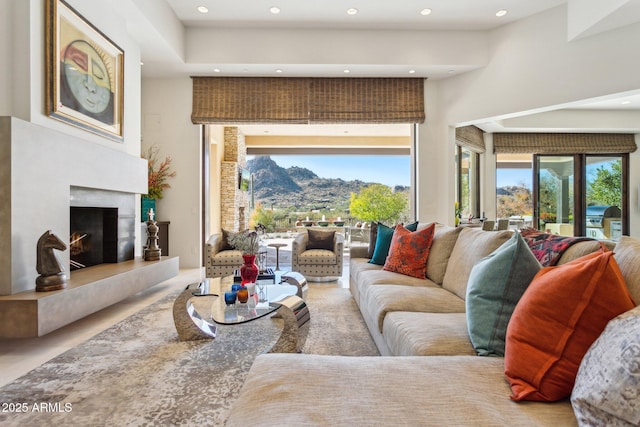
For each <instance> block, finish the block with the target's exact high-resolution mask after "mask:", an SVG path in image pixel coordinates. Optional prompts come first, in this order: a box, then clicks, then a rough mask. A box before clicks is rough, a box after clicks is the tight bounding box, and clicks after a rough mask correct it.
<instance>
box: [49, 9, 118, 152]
mask: <svg viewBox="0 0 640 427" xmlns="http://www.w3.org/2000/svg"><path fill="white" fill-rule="evenodd" d="M45 17H46V18H45V55H46V58H45V64H46V67H45V68H46V69H45V74H46V82H45V86H46V90H45V93H46V106H47V115H48V116H49V117H52V118H54V119H57V120H60V121H63V122H66V123H68V124H71V125H73V126H76V127H79V128H81V129H84V130H87V131H89V132H93V133H95V134H98V135H101V136H104V137H106V138H109V139H111V140H114V141H117V142H123V140H124V134H123V114H124V51H123V50H122V49H121V48H120V47H119V46H118V45H116V44H115V43H114V42H113V41H112V40H111V39H109V38H108V37H107V36H106V35H105V34H104V33H102V32H101V31H100V30H99V29H98V28H96V27H95V26H94V25H93V24H91V23H90V22H89V21H87V20H86V19H85V18H84V17H83V16H82V15H80V13H78V12H77V11H76V10H75V9H73V8H72V7H71V6H69V5H68V4H67V3H66V2H65V1H64V0H46V11H45Z"/></svg>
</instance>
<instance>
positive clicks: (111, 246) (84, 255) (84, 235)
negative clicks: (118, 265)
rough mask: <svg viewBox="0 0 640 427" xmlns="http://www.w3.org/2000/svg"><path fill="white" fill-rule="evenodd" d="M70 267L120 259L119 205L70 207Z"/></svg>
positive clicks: (82, 266)
mask: <svg viewBox="0 0 640 427" xmlns="http://www.w3.org/2000/svg"><path fill="white" fill-rule="evenodd" d="M70 218H71V221H70V228H69V230H71V236H70V237H69V255H70V264H71V270H77V269H79V268H84V267H91V266H92V265H98V264H103V263H114V262H118V208H95V207H73V206H72V207H71V215H70Z"/></svg>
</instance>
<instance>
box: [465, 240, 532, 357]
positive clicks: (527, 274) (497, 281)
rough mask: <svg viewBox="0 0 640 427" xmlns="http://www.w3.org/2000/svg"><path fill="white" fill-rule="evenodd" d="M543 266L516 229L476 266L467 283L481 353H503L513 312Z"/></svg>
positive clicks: (469, 322) (473, 340)
mask: <svg viewBox="0 0 640 427" xmlns="http://www.w3.org/2000/svg"><path fill="white" fill-rule="evenodd" d="M541 268H542V266H541V265H540V263H539V262H538V260H537V259H536V257H535V256H534V255H533V252H531V249H529V245H527V242H525V241H524V239H523V238H522V236H521V235H520V233H517V232H516V233H513V237H511V239H509V240H507V241H506V242H505V243H504V244H503V245H502V246H500V247H499V248H498V249H496V250H495V251H494V252H492V253H491V254H489V256H487V257H486V258H483V259H481V260H480V261H478V262H477V263H476V265H475V266H473V268H472V269H471V274H470V276H469V284H468V286H467V300H466V310H467V325H468V328H469V337H470V338H471V343H472V344H473V347H474V349H475V350H476V352H477V353H478V355H479V356H504V346H505V340H506V336H507V325H508V324H509V320H510V319H511V314H512V313H513V310H514V309H515V307H516V304H517V303H518V301H519V300H520V297H522V294H523V293H524V291H525V290H526V289H527V287H528V286H529V283H531V280H532V279H533V277H534V276H535V275H536V273H537V272H538V271H540V269H541Z"/></svg>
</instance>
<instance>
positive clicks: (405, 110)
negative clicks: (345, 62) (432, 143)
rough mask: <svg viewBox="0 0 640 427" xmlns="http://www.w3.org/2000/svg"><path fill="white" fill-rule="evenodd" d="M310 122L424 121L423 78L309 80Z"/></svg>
mask: <svg viewBox="0 0 640 427" xmlns="http://www.w3.org/2000/svg"><path fill="white" fill-rule="evenodd" d="M309 83H310V86H309V88H310V89H309V123H422V122H424V119H425V114H424V80H423V79H383V78H381V79H359V78H353V79H339V78H335V79H330V78H327V79H310V82H309Z"/></svg>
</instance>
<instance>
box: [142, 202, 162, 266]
mask: <svg viewBox="0 0 640 427" xmlns="http://www.w3.org/2000/svg"><path fill="white" fill-rule="evenodd" d="M154 217H155V213H154V212H153V208H152V209H149V210H148V211H147V218H149V219H148V220H147V244H146V246H145V247H144V256H143V258H144V260H145V261H158V260H160V253H161V252H162V250H161V249H160V248H159V247H158V225H157V224H156V222H155V221H154V220H153V218H154Z"/></svg>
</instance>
